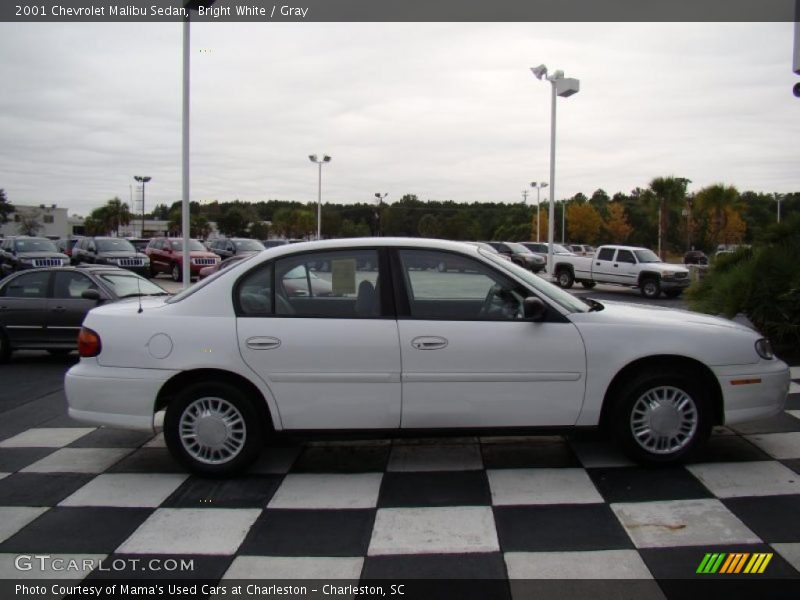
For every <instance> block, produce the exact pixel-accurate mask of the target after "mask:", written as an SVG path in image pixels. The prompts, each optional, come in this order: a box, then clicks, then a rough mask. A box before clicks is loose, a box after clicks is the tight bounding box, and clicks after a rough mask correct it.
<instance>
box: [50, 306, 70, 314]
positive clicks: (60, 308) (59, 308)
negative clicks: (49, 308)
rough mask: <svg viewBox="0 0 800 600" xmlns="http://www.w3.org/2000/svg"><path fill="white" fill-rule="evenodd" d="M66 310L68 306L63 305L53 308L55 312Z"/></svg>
mask: <svg viewBox="0 0 800 600" xmlns="http://www.w3.org/2000/svg"><path fill="white" fill-rule="evenodd" d="M66 310H67V309H66V308H64V307H63V306H56V307H55V308H54V309H53V312H57V313H62V312H66Z"/></svg>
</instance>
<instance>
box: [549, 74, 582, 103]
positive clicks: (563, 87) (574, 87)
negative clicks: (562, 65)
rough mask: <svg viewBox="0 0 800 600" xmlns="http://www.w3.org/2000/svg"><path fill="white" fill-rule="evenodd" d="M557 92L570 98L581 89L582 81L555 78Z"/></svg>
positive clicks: (562, 96)
mask: <svg viewBox="0 0 800 600" xmlns="http://www.w3.org/2000/svg"><path fill="white" fill-rule="evenodd" d="M554 83H555V86H556V94H557V95H558V96H560V97H561V98H569V97H570V96H572V95H573V94H577V93H578V92H579V91H580V89H581V82H580V81H578V80H577V79H573V78H571V77H570V78H568V79H564V78H561V79H557V80H555V82H554Z"/></svg>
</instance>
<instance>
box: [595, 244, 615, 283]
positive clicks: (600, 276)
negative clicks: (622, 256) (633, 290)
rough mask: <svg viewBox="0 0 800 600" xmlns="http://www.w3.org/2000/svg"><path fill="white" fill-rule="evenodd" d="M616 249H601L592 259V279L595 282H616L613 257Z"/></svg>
mask: <svg viewBox="0 0 800 600" xmlns="http://www.w3.org/2000/svg"><path fill="white" fill-rule="evenodd" d="M616 251H617V249H616V248H608V247H607V248H602V249H601V250H600V252H598V253H597V255H596V256H595V257H594V258H593V259H592V279H595V280H596V281H600V282H603V281H616V271H618V269H616V268H615V267H614V255H615V253H616Z"/></svg>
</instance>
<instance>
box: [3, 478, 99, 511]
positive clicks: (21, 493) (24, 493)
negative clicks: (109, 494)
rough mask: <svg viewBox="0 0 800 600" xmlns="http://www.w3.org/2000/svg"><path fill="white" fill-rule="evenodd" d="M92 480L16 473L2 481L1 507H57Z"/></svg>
mask: <svg viewBox="0 0 800 600" xmlns="http://www.w3.org/2000/svg"><path fill="white" fill-rule="evenodd" d="M92 479H94V475H83V474H78V473H52V474H50V473H48V474H44V473H15V474H14V475H9V476H8V477H5V478H4V479H2V480H0V506H55V505H56V504H58V503H59V502H61V501H62V500H63V499H64V498H66V497H67V496H69V495H71V494H72V493H74V492H75V491H77V490H78V489H80V488H82V487H83V486H84V485H86V484H87V483H89V481H90V480H92Z"/></svg>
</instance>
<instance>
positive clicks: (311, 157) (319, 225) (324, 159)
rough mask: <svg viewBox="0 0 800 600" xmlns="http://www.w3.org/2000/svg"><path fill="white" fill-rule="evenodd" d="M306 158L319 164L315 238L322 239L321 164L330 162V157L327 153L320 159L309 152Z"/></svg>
mask: <svg viewBox="0 0 800 600" xmlns="http://www.w3.org/2000/svg"><path fill="white" fill-rule="evenodd" d="M308 160H310V161H311V162H313V163H317V164H318V165H319V179H318V183H317V239H318V240H321V239H322V165H324V164H325V163H329V162H331V157H330V156H328V155H327V154H324V155H323V156H322V160H319V159H318V158H317V155H316V154H309V155H308Z"/></svg>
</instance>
